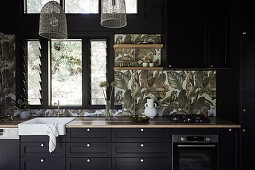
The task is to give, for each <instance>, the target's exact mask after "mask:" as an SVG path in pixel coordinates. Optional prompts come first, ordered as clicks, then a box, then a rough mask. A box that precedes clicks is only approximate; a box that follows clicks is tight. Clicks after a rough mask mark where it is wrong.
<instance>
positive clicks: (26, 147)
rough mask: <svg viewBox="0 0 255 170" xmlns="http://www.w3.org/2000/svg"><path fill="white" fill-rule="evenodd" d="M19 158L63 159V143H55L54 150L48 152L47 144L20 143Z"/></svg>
mask: <svg viewBox="0 0 255 170" xmlns="http://www.w3.org/2000/svg"><path fill="white" fill-rule="evenodd" d="M20 148H21V157H65V143H57V146H56V148H55V150H54V151H53V152H52V153H50V152H49V144H48V143H47V142H44V143H43V142H42V143H21V146H20Z"/></svg>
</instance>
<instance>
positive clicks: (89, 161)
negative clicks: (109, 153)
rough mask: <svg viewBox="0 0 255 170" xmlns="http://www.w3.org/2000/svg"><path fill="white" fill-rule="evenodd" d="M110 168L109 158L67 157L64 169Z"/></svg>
mask: <svg viewBox="0 0 255 170" xmlns="http://www.w3.org/2000/svg"><path fill="white" fill-rule="evenodd" d="M83 169H84V170H85V169H86V170H111V158H67V159H66V170H83Z"/></svg>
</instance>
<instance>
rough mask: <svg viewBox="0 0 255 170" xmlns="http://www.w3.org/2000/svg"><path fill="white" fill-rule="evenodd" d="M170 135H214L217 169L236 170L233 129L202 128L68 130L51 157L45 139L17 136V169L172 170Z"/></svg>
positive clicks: (234, 133)
mask: <svg viewBox="0 0 255 170" xmlns="http://www.w3.org/2000/svg"><path fill="white" fill-rule="evenodd" d="M174 134H179V135H180V134H200V135H208V134H211V135H218V136H219V144H218V145H219V147H218V148H219V150H218V157H217V159H218V160H219V159H220V160H219V161H218V162H219V165H218V170H223V169H226V167H231V170H237V166H236V162H237V154H236V148H237V147H236V141H235V139H236V135H237V130H236V129H204V128H203V129H186V128H182V129H170V128H115V129H110V128H68V129H67V134H66V136H62V137H58V139H57V149H56V150H55V151H54V152H53V153H52V154H49V153H48V152H47V151H48V145H47V141H48V139H47V137H46V136H21V140H20V142H21V144H20V153H21V155H20V170H34V168H35V167H36V169H37V170H55V169H63V170H80V169H86V170H130V169H132V170H157V169H160V170H172V159H173V157H172V152H173V151H172V135H174ZM223 145H224V146H223ZM221 155H222V156H221ZM10 161H11V160H10Z"/></svg>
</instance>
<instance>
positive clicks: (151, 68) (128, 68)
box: [113, 67, 163, 71]
mask: <svg viewBox="0 0 255 170" xmlns="http://www.w3.org/2000/svg"><path fill="white" fill-rule="evenodd" d="M113 70H155V71H156V70H159V71H161V70H163V67H114V68H113Z"/></svg>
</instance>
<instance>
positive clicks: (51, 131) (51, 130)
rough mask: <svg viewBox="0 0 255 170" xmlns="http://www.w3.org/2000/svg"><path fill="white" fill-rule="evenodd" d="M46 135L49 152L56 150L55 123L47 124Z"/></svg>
mask: <svg viewBox="0 0 255 170" xmlns="http://www.w3.org/2000/svg"><path fill="white" fill-rule="evenodd" d="M46 133H47V135H48V136H49V152H50V153H51V152H53V151H54V150H55V148H56V145H57V142H56V137H58V127H57V124H56V123H49V124H47V131H46Z"/></svg>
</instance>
